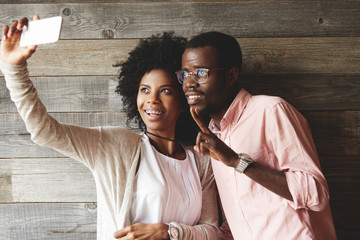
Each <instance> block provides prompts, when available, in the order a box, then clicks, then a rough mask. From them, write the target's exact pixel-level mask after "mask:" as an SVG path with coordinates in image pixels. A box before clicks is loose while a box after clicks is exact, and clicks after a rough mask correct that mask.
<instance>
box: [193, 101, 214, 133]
mask: <svg viewBox="0 0 360 240" xmlns="http://www.w3.org/2000/svg"><path fill="white" fill-rule="evenodd" d="M190 113H191V116H192V117H193V119H194V121H195V122H196V124H197V125H198V126H199V128H200V130H201V131H203V132H205V133H210V130H209V128H208V127H207V125H206V123H205V121H204V120H203V119H202V117H201V116H200V112H199V109H198V108H194V107H191V108H190Z"/></svg>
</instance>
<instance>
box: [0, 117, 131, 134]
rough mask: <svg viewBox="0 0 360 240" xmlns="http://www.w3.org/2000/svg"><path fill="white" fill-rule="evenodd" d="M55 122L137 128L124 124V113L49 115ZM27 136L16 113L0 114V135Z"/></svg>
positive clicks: (23, 125)
mask: <svg viewBox="0 0 360 240" xmlns="http://www.w3.org/2000/svg"><path fill="white" fill-rule="evenodd" d="M50 115H51V116H52V117H54V118H55V119H56V120H57V121H59V122H62V123H67V124H73V125H78V126H84V127H97V126H118V127H123V128H128V129H136V128H138V126H137V124H135V123H133V122H131V123H130V124H127V123H126V119H127V118H126V116H125V113H122V112H96V113H50ZM14 134H15V135H16V134H19V135H27V134H28V132H27V131H26V128H25V123H24V122H23V120H22V119H21V118H20V115H19V114H18V113H11V114H10V113H8V114H0V136H1V135H14Z"/></svg>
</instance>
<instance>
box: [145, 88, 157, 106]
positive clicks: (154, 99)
mask: <svg viewBox="0 0 360 240" xmlns="http://www.w3.org/2000/svg"><path fill="white" fill-rule="evenodd" d="M147 102H148V103H153V104H154V103H158V102H159V93H158V92H156V91H153V92H151V93H150V94H149V95H148V99H147Z"/></svg>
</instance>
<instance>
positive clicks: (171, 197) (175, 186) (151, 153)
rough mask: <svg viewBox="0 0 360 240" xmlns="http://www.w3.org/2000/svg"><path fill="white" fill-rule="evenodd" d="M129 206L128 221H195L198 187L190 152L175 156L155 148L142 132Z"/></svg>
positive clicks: (198, 182)
mask: <svg viewBox="0 0 360 240" xmlns="http://www.w3.org/2000/svg"><path fill="white" fill-rule="evenodd" d="M140 148H141V156H142V158H141V160H140V167H139V170H138V173H137V180H136V183H135V188H136V190H135V191H134V196H133V200H134V202H135V204H132V207H131V210H130V221H131V222H132V223H136V222H141V223H158V222H165V223H168V222H173V221H174V222H181V223H184V224H187V225H195V224H196V223H197V222H198V221H199V219H200V215H201V199H202V189H201V183H200V178H199V174H198V170H197V166H196V163H195V160H194V154H193V153H192V152H191V151H190V150H189V149H186V150H185V152H186V158H185V159H184V160H178V159H175V158H171V157H168V156H166V155H164V154H162V153H160V152H158V151H157V150H156V149H155V148H154V147H153V146H152V145H151V143H150V141H149V138H148V136H147V135H146V134H143V135H142V137H141V145H140Z"/></svg>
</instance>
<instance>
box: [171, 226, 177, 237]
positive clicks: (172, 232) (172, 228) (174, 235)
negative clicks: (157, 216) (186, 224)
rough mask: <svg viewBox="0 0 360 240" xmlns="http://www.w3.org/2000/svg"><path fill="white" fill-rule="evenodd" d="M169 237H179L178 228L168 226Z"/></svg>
mask: <svg viewBox="0 0 360 240" xmlns="http://www.w3.org/2000/svg"><path fill="white" fill-rule="evenodd" d="M170 239H171V240H178V239H179V230H178V229H177V228H176V227H174V226H170Z"/></svg>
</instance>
